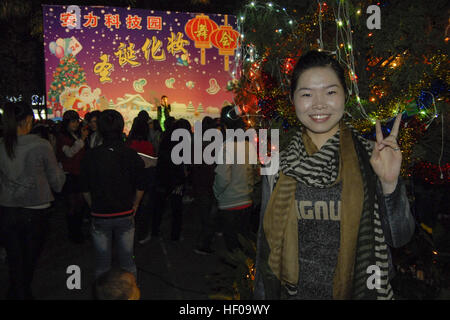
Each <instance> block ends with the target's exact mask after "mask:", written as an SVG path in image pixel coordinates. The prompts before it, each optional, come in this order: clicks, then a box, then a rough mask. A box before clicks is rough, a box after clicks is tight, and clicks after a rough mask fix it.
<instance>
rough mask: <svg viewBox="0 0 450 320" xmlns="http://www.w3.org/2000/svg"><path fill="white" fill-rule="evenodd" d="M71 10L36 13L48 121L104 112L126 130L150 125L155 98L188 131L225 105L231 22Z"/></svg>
mask: <svg viewBox="0 0 450 320" xmlns="http://www.w3.org/2000/svg"><path fill="white" fill-rule="evenodd" d="M72 7H74V6H70V7H66V6H47V5H45V6H43V14H44V44H45V65H46V84H47V101H48V110H49V116H50V117H59V116H60V115H61V113H62V112H64V111H65V110H69V109H74V110H76V111H77V112H79V114H80V115H81V116H82V117H83V116H84V115H85V114H86V113H87V112H90V111H93V110H104V109H110V108H111V109H116V110H118V111H119V112H121V113H122V115H123V116H124V118H125V122H126V126H127V128H128V129H129V127H130V125H131V123H132V120H133V118H134V117H135V116H136V115H137V113H138V112H139V111H141V110H146V111H147V112H148V113H149V114H150V116H151V117H152V118H156V109H157V106H158V104H159V101H160V97H161V96H162V95H166V96H168V98H169V103H170V104H171V116H174V117H175V118H185V119H187V120H189V121H191V123H193V121H195V120H201V119H202V118H203V117H205V116H211V117H218V116H219V114H220V109H221V108H222V107H223V106H224V105H226V104H229V103H232V101H233V93H232V92H230V91H228V90H227V87H230V83H231V82H235V81H236V78H235V77H236V76H237V74H238V70H237V69H236V66H237V65H238V63H237V61H234V53H235V50H236V49H237V47H238V45H239V43H238V41H239V33H238V32H237V31H236V30H235V29H236V17H235V16H230V15H220V14H210V15H205V14H199V13H180V12H169V11H167V12H159V11H153V10H142V9H131V8H115V7H88V6H79V7H76V6H75V7H76V10H72ZM69 8H70V10H69Z"/></svg>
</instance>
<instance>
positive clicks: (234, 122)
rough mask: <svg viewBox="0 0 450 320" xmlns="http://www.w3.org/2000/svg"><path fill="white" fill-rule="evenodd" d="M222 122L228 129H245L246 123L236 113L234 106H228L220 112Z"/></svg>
mask: <svg viewBox="0 0 450 320" xmlns="http://www.w3.org/2000/svg"><path fill="white" fill-rule="evenodd" d="M220 122H221V123H222V124H223V125H225V126H226V127H227V129H243V128H244V127H245V123H244V121H243V120H242V118H241V117H240V116H239V115H238V114H237V113H236V110H235V106H234V105H228V106H225V107H223V108H222V111H221V112H220Z"/></svg>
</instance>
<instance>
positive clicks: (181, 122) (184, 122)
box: [173, 118, 192, 132]
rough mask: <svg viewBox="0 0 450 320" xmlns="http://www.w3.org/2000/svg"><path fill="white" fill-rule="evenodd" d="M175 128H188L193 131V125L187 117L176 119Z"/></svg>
mask: <svg viewBox="0 0 450 320" xmlns="http://www.w3.org/2000/svg"><path fill="white" fill-rule="evenodd" d="M173 129H174V130H175V129H186V130H188V131H189V132H191V131H192V126H191V123H190V122H189V121H187V120H186V119H183V118H182V119H178V120H177V121H175V123H174V124H173Z"/></svg>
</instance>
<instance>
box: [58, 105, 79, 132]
mask: <svg viewBox="0 0 450 320" xmlns="http://www.w3.org/2000/svg"><path fill="white" fill-rule="evenodd" d="M74 120H76V121H80V116H79V115H78V112H76V111H75V110H67V111H66V112H64V114H63V118H62V122H61V132H63V133H65V134H67V135H70V133H69V130H68V129H67V127H68V126H69V123H70V122H71V121H74Z"/></svg>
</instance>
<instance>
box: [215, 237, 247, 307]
mask: <svg viewBox="0 0 450 320" xmlns="http://www.w3.org/2000/svg"><path fill="white" fill-rule="evenodd" d="M254 238H255V235H254V234H252V235H251V236H250V238H249V239H248V238H245V237H243V236H242V235H240V234H239V235H238V240H239V243H240V244H241V248H239V249H235V250H234V251H233V252H229V251H223V252H221V253H220V255H221V257H222V259H223V261H224V262H225V265H226V269H225V270H224V272H218V273H215V274H213V275H211V276H210V278H211V285H212V287H213V290H214V291H215V293H214V294H212V295H211V296H210V298H212V299H222V300H223V299H229V300H251V299H253V281H254V263H255V259H256V244H255V241H254V240H252V239H254Z"/></svg>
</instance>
